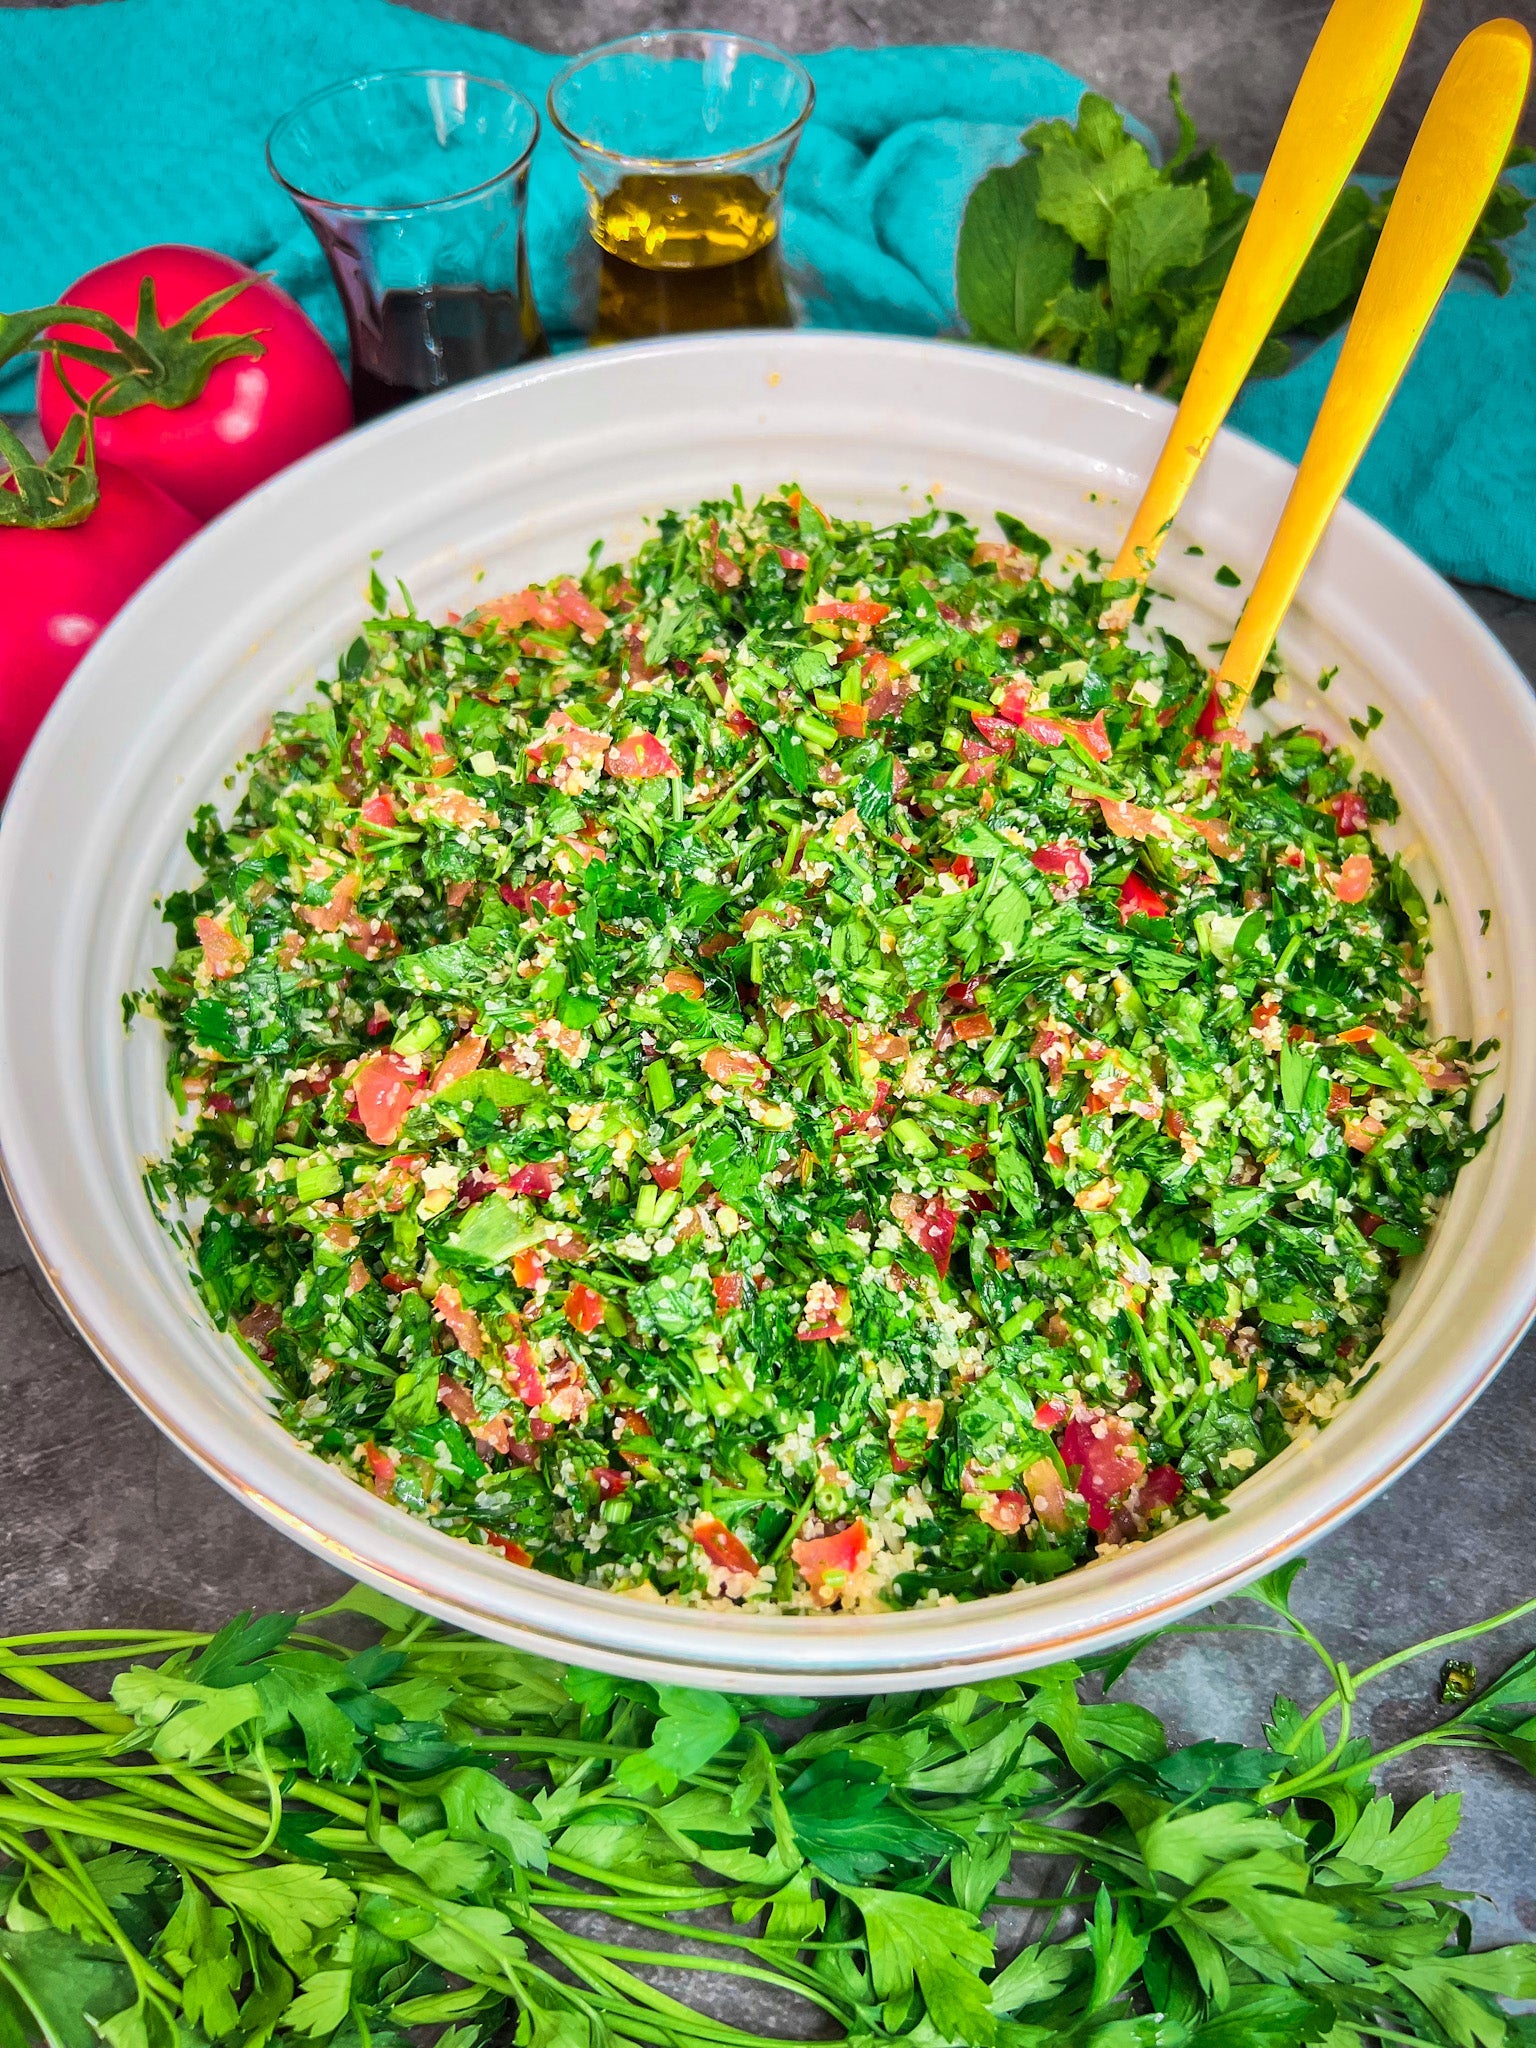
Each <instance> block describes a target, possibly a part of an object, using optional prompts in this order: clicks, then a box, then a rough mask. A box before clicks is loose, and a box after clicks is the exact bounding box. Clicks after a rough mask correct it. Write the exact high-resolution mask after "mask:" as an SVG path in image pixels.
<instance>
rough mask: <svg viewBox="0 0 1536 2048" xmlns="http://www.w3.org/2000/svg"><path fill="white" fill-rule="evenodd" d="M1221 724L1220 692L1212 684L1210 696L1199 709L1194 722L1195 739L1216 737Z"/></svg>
mask: <svg viewBox="0 0 1536 2048" xmlns="http://www.w3.org/2000/svg"><path fill="white" fill-rule="evenodd" d="M1220 724H1221V692H1220V690H1218V689H1217V687H1216V685H1215V684H1214V683H1212V685H1211V694H1210V695H1209V696H1208V697H1207V698H1206V700H1205V703H1204V704H1203V706H1202V707H1201V711H1200V716H1199V717H1198V718H1197V719H1196V720H1195V737H1196V738H1197V739H1202V740H1210V739H1214V738H1215V737H1216V733H1217V729H1218V727H1219V726H1220Z"/></svg>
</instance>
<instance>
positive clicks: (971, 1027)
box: [954, 1010, 993, 1045]
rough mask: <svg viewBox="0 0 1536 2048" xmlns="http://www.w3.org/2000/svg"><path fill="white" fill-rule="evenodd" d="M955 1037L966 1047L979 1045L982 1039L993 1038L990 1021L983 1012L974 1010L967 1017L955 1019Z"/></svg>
mask: <svg viewBox="0 0 1536 2048" xmlns="http://www.w3.org/2000/svg"><path fill="white" fill-rule="evenodd" d="M954 1030H955V1036H956V1038H958V1039H960V1040H961V1042H962V1043H963V1044H966V1045H979V1044H980V1043H981V1042H982V1040H983V1039H987V1038H991V1037H992V1036H993V1024H992V1019H991V1018H990V1017H989V1016H988V1015H987V1013H986V1011H985V1010H975V1011H973V1012H972V1013H971V1015H970V1016H969V1017H957V1018H956V1019H955V1025H954Z"/></svg>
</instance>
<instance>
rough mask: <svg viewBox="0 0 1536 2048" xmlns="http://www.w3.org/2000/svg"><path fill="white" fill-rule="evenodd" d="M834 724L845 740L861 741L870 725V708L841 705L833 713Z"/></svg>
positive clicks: (856, 705) (860, 705)
mask: <svg viewBox="0 0 1536 2048" xmlns="http://www.w3.org/2000/svg"><path fill="white" fill-rule="evenodd" d="M832 723H833V724H834V725H835V726H836V728H837V730H838V733H839V735H840V736H841V737H842V738H843V739H845V740H861V739H863V737H864V733H865V728H866V727H867V726H868V724H869V707H868V706H867V705H864V704H839V705H838V707H837V709H836V710H835V711H834V712H833V713H832Z"/></svg>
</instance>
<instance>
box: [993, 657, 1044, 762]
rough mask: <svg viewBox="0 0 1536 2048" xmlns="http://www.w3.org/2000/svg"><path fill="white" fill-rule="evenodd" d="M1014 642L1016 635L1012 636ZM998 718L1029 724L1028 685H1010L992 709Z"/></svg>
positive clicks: (1014, 723)
mask: <svg viewBox="0 0 1536 2048" xmlns="http://www.w3.org/2000/svg"><path fill="white" fill-rule="evenodd" d="M1014 638H1015V640H1017V638H1018V634H1017V633H1015V634H1014ZM993 708H994V710H995V711H996V714H997V716H998V717H999V718H1005V719H1006V720H1007V721H1008V723H1009V724H1010V725H1023V726H1027V725H1028V723H1029V715H1030V714H1029V685H1028V684H1027V683H1010V684H1009V685H1008V687H1007V689H1006V690H1004V692H1003V694H1002V698H1001V700H1000V701H999V702H998V703H997V704H996V705H995V706H994V707H993ZM1045 744H1046V745H1047V746H1054V745H1055V741H1054V740H1047V741H1046V742H1045Z"/></svg>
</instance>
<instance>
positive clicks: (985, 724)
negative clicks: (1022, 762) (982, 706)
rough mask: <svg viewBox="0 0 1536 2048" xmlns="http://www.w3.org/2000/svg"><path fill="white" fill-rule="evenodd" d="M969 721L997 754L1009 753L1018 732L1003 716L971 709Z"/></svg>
mask: <svg viewBox="0 0 1536 2048" xmlns="http://www.w3.org/2000/svg"><path fill="white" fill-rule="evenodd" d="M971 723H972V725H974V726H975V728H976V730H977V731H978V732H979V733H980V734H981V736H982V738H983V739H984V740H985V741H986V743H987V745H988V746H989V747H990V748H992V749H993V751H994V752H996V753H999V754H1011V753H1012V752H1013V747H1014V742H1015V741H1016V740H1017V739H1018V734H1017V733H1016V732H1015V731H1014V729H1013V727H1012V726H1011V725H1010V724H1009V723H1008V721H1007V719H1005V718H993V717H992V716H991V715H990V714H989V713H987V712H985V711H973V712H972V713H971Z"/></svg>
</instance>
